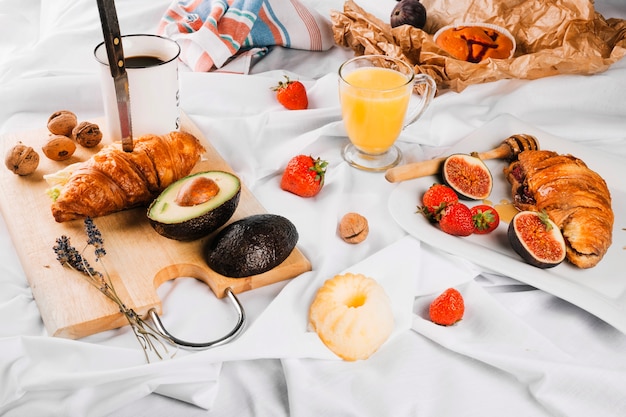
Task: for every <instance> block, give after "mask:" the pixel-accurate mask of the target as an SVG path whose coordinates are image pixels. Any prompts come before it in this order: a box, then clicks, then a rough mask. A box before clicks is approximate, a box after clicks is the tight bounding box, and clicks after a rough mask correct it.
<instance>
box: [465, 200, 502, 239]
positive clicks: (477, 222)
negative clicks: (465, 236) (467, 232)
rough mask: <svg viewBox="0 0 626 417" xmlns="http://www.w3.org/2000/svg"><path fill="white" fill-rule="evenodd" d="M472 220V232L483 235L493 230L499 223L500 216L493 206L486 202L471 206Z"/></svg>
mask: <svg viewBox="0 0 626 417" xmlns="http://www.w3.org/2000/svg"><path fill="white" fill-rule="evenodd" d="M470 210H471V212H472V221H473V222H474V233H476V234H479V235H484V234H487V233H491V232H493V231H494V230H495V229H496V228H497V227H498V225H499V224H500V216H499V215H498V212H497V211H496V209H495V208H493V207H491V206H489V205H487V204H479V205H477V206H474V207H472V208H471V209H470Z"/></svg>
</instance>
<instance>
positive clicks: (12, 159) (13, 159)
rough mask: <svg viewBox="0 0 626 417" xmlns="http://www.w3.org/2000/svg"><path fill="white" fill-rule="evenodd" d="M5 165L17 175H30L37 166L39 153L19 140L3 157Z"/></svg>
mask: <svg viewBox="0 0 626 417" xmlns="http://www.w3.org/2000/svg"><path fill="white" fill-rule="evenodd" d="M4 164H5V165H6V167H7V168H8V169H9V170H10V171H12V172H13V173H14V174H17V175H22V176H23V175H30V174H32V173H33V172H35V171H36V170H37V166H39V154H38V153H37V151H35V150H34V149H33V148H31V147H30V146H26V145H24V144H22V143H21V142H19V143H18V144H17V145H15V146H14V147H12V148H11V149H9V151H8V152H7V153H6V155H5V157H4Z"/></svg>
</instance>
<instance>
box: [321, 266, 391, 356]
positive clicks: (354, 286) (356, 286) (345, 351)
mask: <svg viewBox="0 0 626 417" xmlns="http://www.w3.org/2000/svg"><path fill="white" fill-rule="evenodd" d="M309 324H310V326H311V328H312V329H313V330H315V331H316V332H317V334H318V336H319V337H320V339H321V340H322V342H324V344H325V345H326V346H327V347H328V348H329V349H330V350H331V351H333V352H334V353H335V354H336V355H337V356H339V357H340V358H342V359H344V360H347V361H355V360H359V359H367V358H368V357H370V355H372V354H373V353H374V352H376V351H377V350H378V348H379V347H380V346H381V345H382V344H383V343H384V342H385V341H386V340H387V339H388V338H389V335H391V332H392V331H393V327H394V320H393V311H392V309H391V300H390V299H389V297H388V296H387V293H385V290H384V289H383V287H381V286H380V284H378V283H377V282H376V281H375V280H373V279H372V278H368V277H365V276H363V275H361V274H351V273H347V274H344V275H336V276H334V277H333V278H331V279H329V280H327V281H326V282H325V283H324V285H323V286H322V287H321V288H320V289H319V290H318V291H317V294H316V296H315V299H314V300H313V303H312V304H311V307H310V309H309Z"/></svg>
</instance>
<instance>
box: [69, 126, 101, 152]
mask: <svg viewBox="0 0 626 417" xmlns="http://www.w3.org/2000/svg"><path fill="white" fill-rule="evenodd" d="M72 136H73V137H74V140H76V142H77V143H78V144H79V145H81V146H84V147H85V148H93V147H94V146H96V145H98V144H99V143H100V141H101V140H102V131H100V126H98V125H97V124H95V123H91V122H80V124H79V125H78V126H76V127H75V128H74V130H72Z"/></svg>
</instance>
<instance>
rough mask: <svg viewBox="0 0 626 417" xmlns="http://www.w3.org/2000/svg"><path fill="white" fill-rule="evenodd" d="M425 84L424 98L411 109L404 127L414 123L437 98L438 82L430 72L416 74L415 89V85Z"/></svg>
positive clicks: (422, 95)
mask: <svg viewBox="0 0 626 417" xmlns="http://www.w3.org/2000/svg"><path fill="white" fill-rule="evenodd" d="M419 85H423V86H424V92H423V93H422V94H421V97H422V99H421V100H420V101H419V103H418V104H416V105H415V106H414V107H413V108H410V109H409V113H408V114H407V118H406V122H405V123H404V126H403V128H406V127H407V126H409V125H411V124H413V123H414V122H415V121H416V120H417V119H419V118H420V116H421V115H422V114H423V113H424V111H426V109H427V108H428V106H429V105H430V103H431V101H433V98H435V93H436V92H437V83H436V82H435V80H434V79H433V77H431V76H430V75H428V74H415V82H414V83H413V89H415V87H417V86H419Z"/></svg>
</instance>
